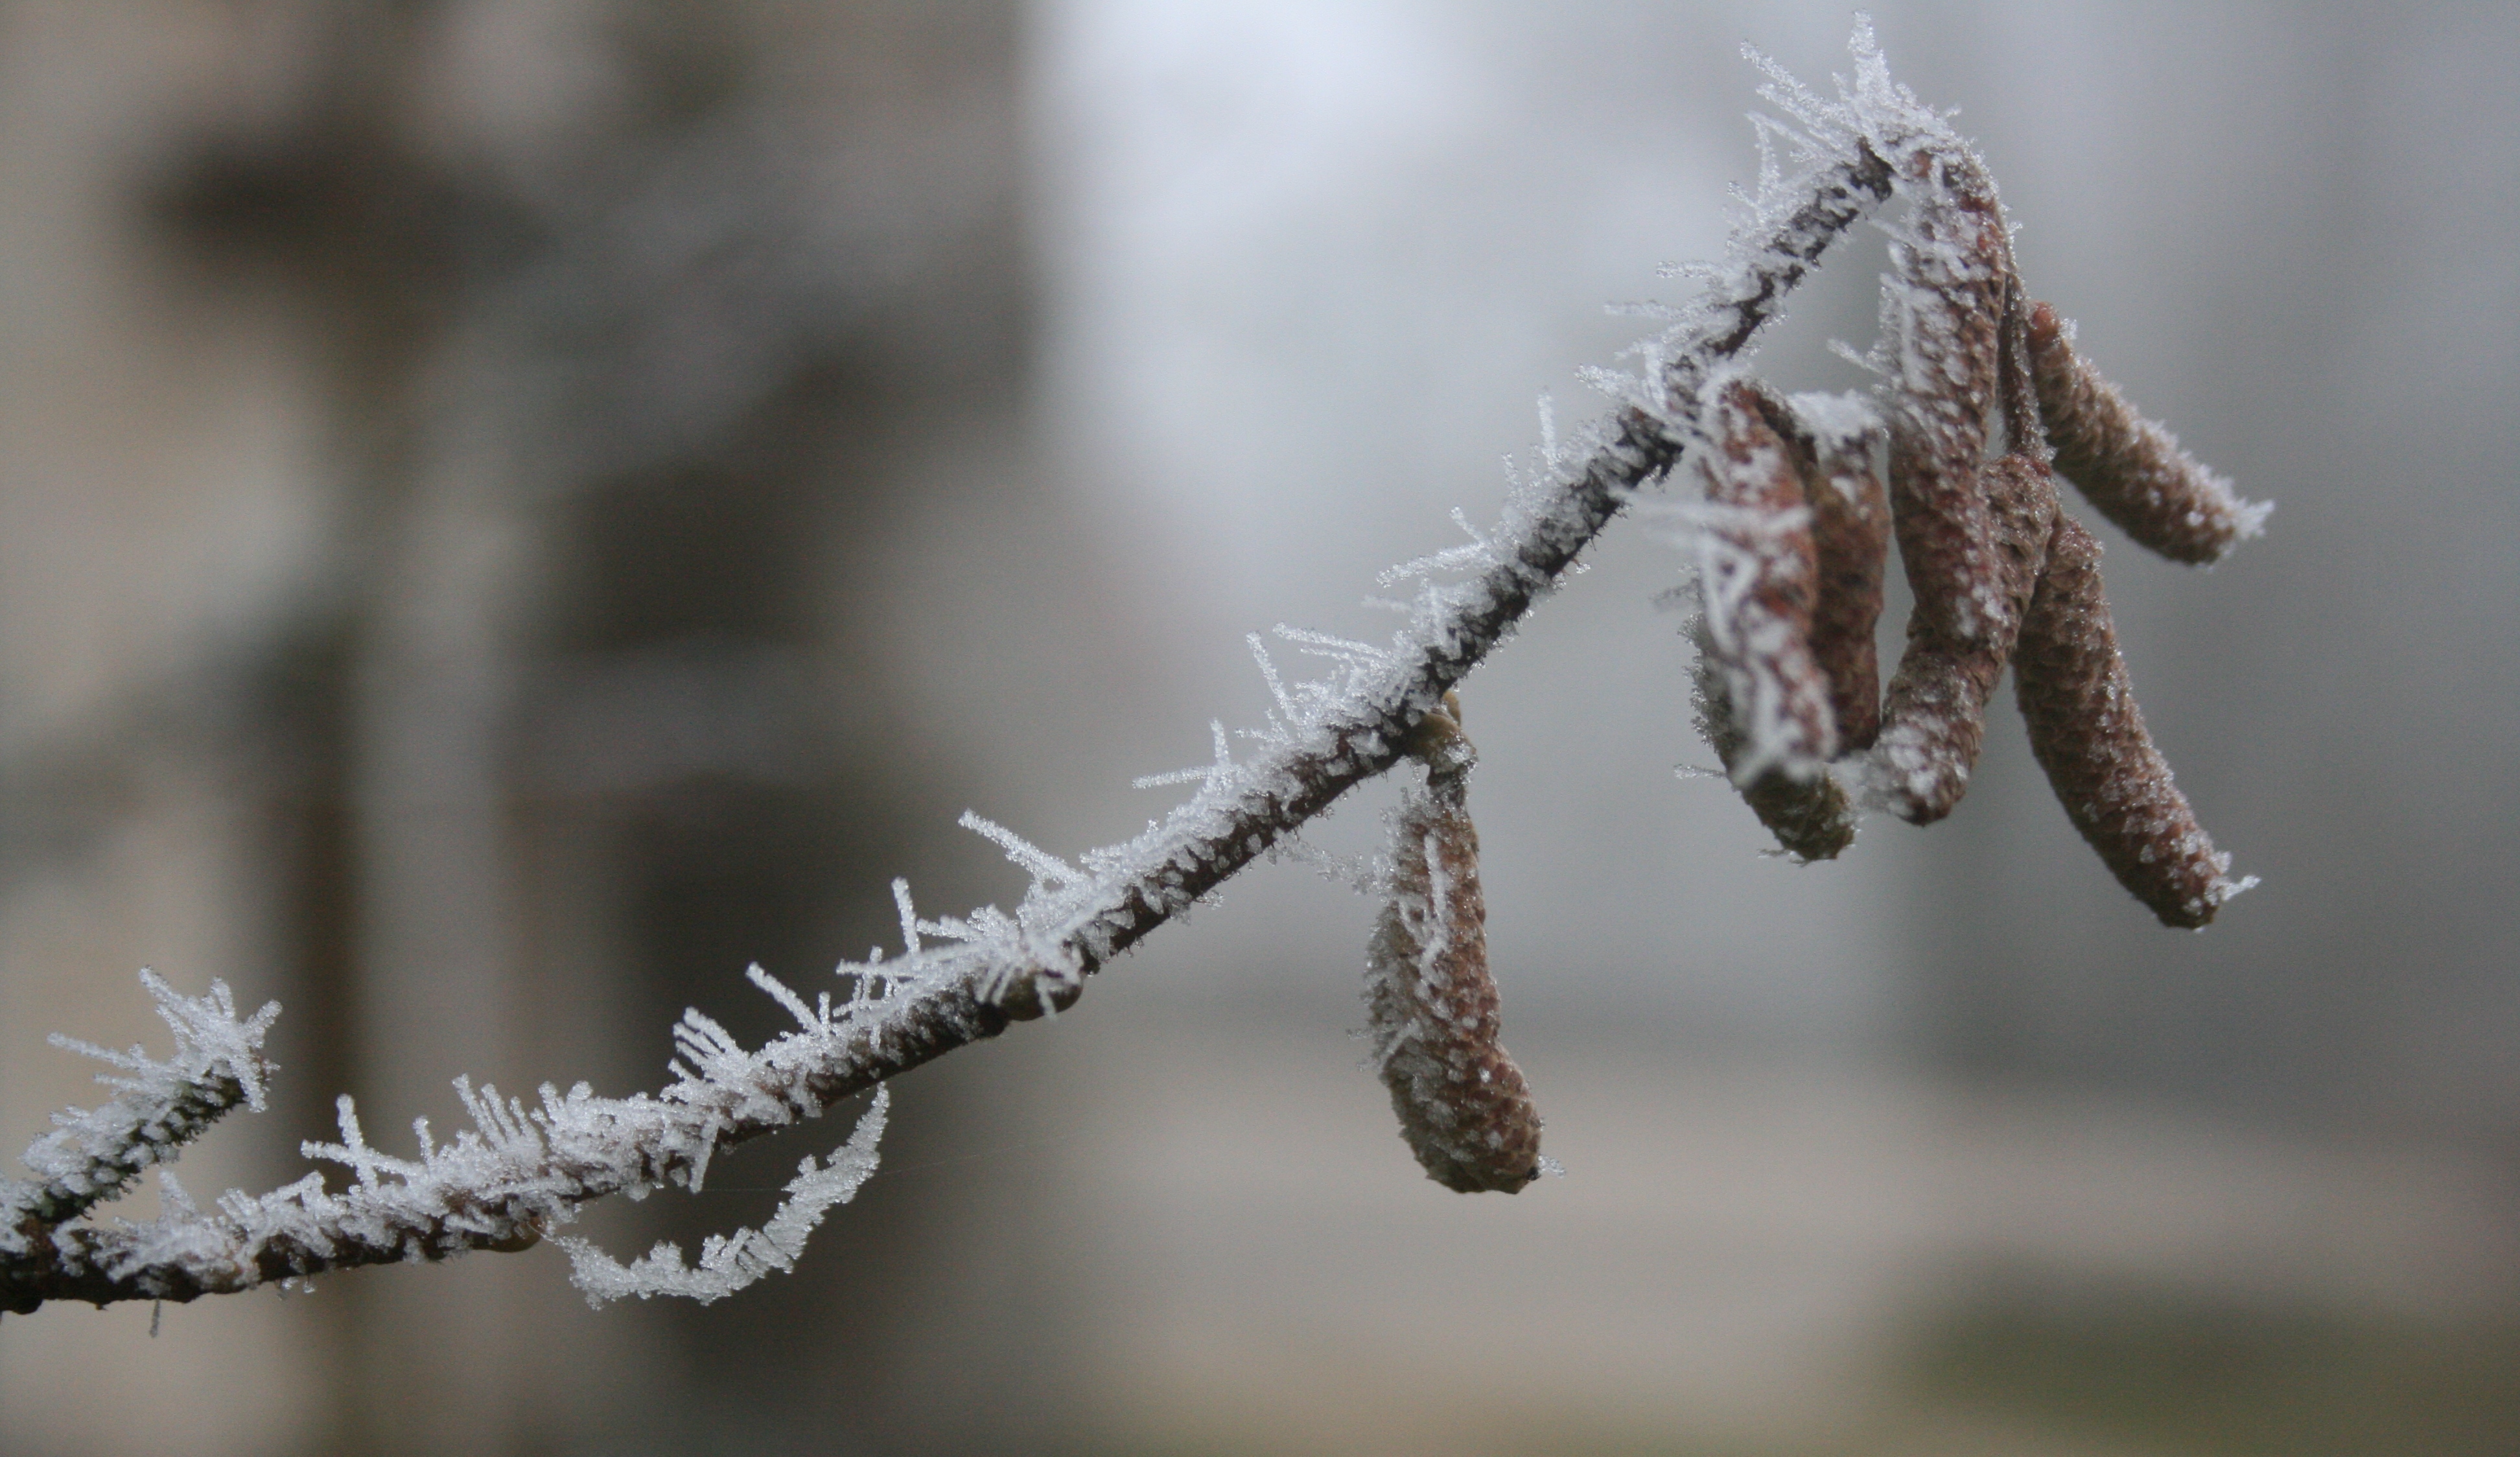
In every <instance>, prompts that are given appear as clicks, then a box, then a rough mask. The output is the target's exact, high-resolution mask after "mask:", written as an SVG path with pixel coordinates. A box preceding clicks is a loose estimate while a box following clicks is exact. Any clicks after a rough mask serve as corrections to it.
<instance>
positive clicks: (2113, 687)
mask: <svg viewBox="0 0 2520 1457" xmlns="http://www.w3.org/2000/svg"><path fill="white" fill-rule="evenodd" d="M2012 684H2013V689H2014V692H2015V694H2016V696H2017V697H2018V699H2019V701H2020V704H2021V717H2022V721H2023V722H2024V723H2025V724H2026V725H2027V726H2028V728H2029V730H2030V748H2031V751H2032V752H2034V753H2036V754H2037V755H2038V756H2039V765H2040V767H2041V768H2043V769H2045V770H2047V771H2048V784H2049V785H2050V786H2051V787H2052V788H2053V789H2054V790H2055V791H2056V797H2057V799H2058V800H2060V801H2061V802H2062V803H2063V804H2064V806H2065V813H2066V816H2067V817H2068V818H2070V819H2072V820H2073V822H2074V828H2075V829H2077V830H2080V831H2081V832H2083V839H2084V840H2085V841H2086V842H2089V843H2090V844H2091V846H2092V848H2093V849H2094V850H2097V851H2098V852H2099V856H2100V860H2101V861H2102V863H2104V864H2106V865H2107V866H2108V867H2109V871H2110V873H2111V874H2113V875H2115V876H2116V877H2117V878H2118V884H2119V885H2121V886H2124V887H2126V888H2127V889H2128V890H2129V891H2131V892H2132V893H2133V894H2134V895H2135V898H2136V899H2138V900H2140V901H2142V902H2143V903H2144V904H2145V905H2147V906H2150V907H2151V908H2152V913H2153V914H2154V915H2156V916H2159V917H2160V918H2161V924H2162V925H2164V926H2183V927H2197V926H2203V925H2205V924H2206V923H2207V922H2209V921H2211V920H2213V919H2214V913H2215V912H2216V911H2217V910H2219V909H2221V908H2222V905H2223V902H2224V901H2226V900H2228V899H2230V898H2231V897H2232V896H2233V895H2235V894H2237V893H2238V892H2239V891H2240V890H2241V889H2243V888H2245V887H2244V886H2241V885H2236V884H2234V883H2233V882H2232V880H2231V879H2230V875H2229V872H2230V868H2231V857H2230V856H2229V855H2228V854H2225V853H2222V852H2220V851H2217V850H2216V849H2215V848H2214V842H2213V840H2212V838H2211V837H2209V836H2207V835H2206V833H2205V831H2204V829H2203V828H2202V827H2200V826H2199V825H2198V824H2197V823H2196V815H2195V813H2194V811H2192V810H2190V809H2189V808H2188V807H2187V797H2186V796H2184V795H2183V794H2181V793H2180V792H2179V787H2178V786H2177V785H2175V784H2173V783H2172V782H2171V778H2170V765H2169V764H2168V763H2167V762H2165V761H2164V760H2163V759H2162V756H2161V751H2159V750H2157V749H2155V748H2153V747H2152V736H2151V734H2149V733H2147V732H2146V731H2145V729H2144V726H2143V709H2141V708H2139V707H2138V706H2136V701H2135V685H2134V683H2133V682H2132V681H2131V680H2129V678H2128V677H2127V667H2126V660H2125V659H2123V658H2121V657H2120V656H2119V655H2118V639H2117V631H2116V628H2115V627H2114V626H2113V625H2112V624H2111V622H2110V620H2109V603H2108V599H2107V598H2106V597H2104V596H2102V595H2101V592H2100V544H2099V543H2098V542H2096V541H2094V540H2093V539H2092V533H2090V532H2089V531H2086V530H2084V529H2083V528H2082V527H2081V526H2079V525H2077V524H2075V523H2074V521H2073V519H2072V518H2070V517H2065V516H2058V517H2057V518H2056V526H2055V535H2054V536H2053V537H2052V538H2051V539H2050V541H2049V543H2048V574H2047V575H2046V576H2045V577H2043V578H2041V580H2040V583H2039V592H2038V595H2037V596H2036V597H2035V598H2033V599H2032V601H2031V604H2030V611H2029V614H2028V615H2027V616H2025V617H2024V618H2023V620H2022V624H2021V642H2020V646H2019V647H2018V648H2017V649H2016V650H2015V652H2014V654H2013V659H2012Z"/></svg>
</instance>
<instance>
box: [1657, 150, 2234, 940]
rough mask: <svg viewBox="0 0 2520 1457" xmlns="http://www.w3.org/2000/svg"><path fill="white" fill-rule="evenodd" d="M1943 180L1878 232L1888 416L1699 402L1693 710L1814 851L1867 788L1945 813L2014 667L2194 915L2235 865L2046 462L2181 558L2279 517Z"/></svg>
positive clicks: (1719, 749) (2119, 841) (2169, 917)
mask: <svg viewBox="0 0 2520 1457" xmlns="http://www.w3.org/2000/svg"><path fill="white" fill-rule="evenodd" d="M1945 182H1946V185H1945V186H1944V187H1942V188H1940V189H1938V190H1936V191H1934V192H1933V193H1932V194H1931V195H1930V196H1929V197H1928V198H1927V200H1926V201H1925V202H1924V203H1922V204H1921V205H1919V207H1918V210H1917V214H1916V217H1915V219H1914V221H1913V224H1912V226H1911V228H1910V229H1909V230H1908V231H1907V232H1906V233H1905V234H1904V235H1903V236H1901V237H1899V238H1898V239H1897V240H1896V241H1895V242H1894V244H1893V247H1892V250H1891V265H1892V267H1891V272H1890V274H1889V275H1888V276H1887V277H1886V278H1885V279H1884V283H1883V287H1884V301H1883V310H1882V312H1883V324H1884V329H1883V336H1884V337H1883V341H1882V344H1881V346H1880V348H1879V349H1878V351H1877V352H1876V355H1875V362H1876V365H1877V367H1878V368H1879V369H1880V371H1881V373H1882V375H1883V376H1884V380H1885V384H1884V387H1883V389H1882V391H1881V395H1882V398H1881V401H1880V403H1881V405H1882V406H1883V408H1882V409H1881V410H1879V411H1878V412H1876V411H1875V409H1874V408H1873V406H1872V405H1871V404H1870V403H1868V402H1867V401H1865V400H1863V399H1861V398H1857V397H1851V396H1815V395H1798V396H1793V397H1790V398H1789V397H1786V396H1782V395H1779V394H1778V393H1777V392H1776V391H1774V390H1772V389H1770V388H1769V387H1766V386H1764V385H1762V384H1759V383H1758V382H1756V381H1752V380H1749V379H1746V378H1742V377H1740V376H1737V375H1736V376H1719V377H1718V378H1716V379H1714V380H1712V381H1710V382H1709V384H1708V385H1707V387H1706V388H1705V391H1704V393H1703V395H1702V396H1701V398H1700V400H1699V407H1700V408H1699V429H1700V432H1701V433H1702V436H1703V439H1702V443H1701V444H1700V445H1699V446H1698V447H1697V448H1696V449H1695V450H1694V451H1693V452H1692V460H1693V463H1694V470H1695V473H1696V475H1697V476H1698V478H1700V480H1701V482H1702V484H1703V486H1704V488H1705V503H1704V505H1703V506H1702V507H1700V508H1698V511H1699V513H1700V514H1699V516H1698V519H1697V521H1696V523H1695V529H1694V531H1693V533H1692V539H1693V540H1694V541H1695V542H1696V543H1697V546H1698V551H1699V561H1698V572H1697V574H1698V589H1699V598H1700V604H1701V607H1702V609H1703V612H1702V615H1700V617H1699V618H1698V620H1697V622H1696V623H1695V626H1694V631H1695V634H1696V637H1697V641H1698V648H1699V655H1698V667H1697V676H1698V710H1699V726H1700V728H1701V729H1702V731H1703V732H1704V733H1705V735H1706V738H1707V740H1708V742H1709V743H1710V744H1712V745H1713V746H1714V748H1715V751H1716V753H1717V755H1718V756H1719V758H1721V760H1722V761H1723V764H1724V768H1725V772H1726V773H1727V775H1728V776H1729V777H1730V778H1731V779H1732V781H1733V784H1734V785H1735V786H1736V787H1737V788H1738V789H1739V790H1740V791H1741V794H1742V796H1743V797H1744V798H1746V799H1747V800H1748V801H1749V803H1750V807H1751V808H1752V809H1753V810H1754V811H1755V812H1756V813H1757V814H1758V816H1759V819H1760V821H1761V822H1762V823H1763V824H1765V825H1766V826H1767V827H1768V828H1769V829H1770V830H1771V831H1773V832H1774V833H1775V834H1776V836H1777V839H1778V842H1779V843H1781V844H1782V845H1783V846H1784V848H1785V849H1786V850H1788V851H1790V852H1791V853H1793V854H1794V855H1795V856H1797V857H1799V858H1801V859H1805V860H1821V859H1828V858H1830V857H1833V856H1835V855H1836V854H1837V853H1838V852H1839V851H1840V850H1843V849H1844V848H1845V847H1846V846H1847V844H1848V843H1849V842H1852V841H1853V840H1854V838H1855V824H1856V818H1857V813H1858V810H1859V807H1860V806H1862V805H1865V804H1870V805H1876V806H1878V807H1881V808H1886V809H1888V810H1890V811H1891V812H1892V813H1894V814H1896V815H1898V816H1899V817H1900V818H1902V819H1905V820H1908V821H1910V822H1911V823H1913V824H1919V825H1922V824H1930V823H1932V822H1933V821H1935V820H1938V819H1940V818H1942V817H1943V816H1944V815H1947V814H1949V813H1951V811H1952V808H1953V807H1954V806H1955V805H1957V804H1958V802H1959V799H1960V796H1961V795H1962V794H1963V793H1964V792H1965V791H1966V789H1967V787H1968V778H1969V772H1970V770H1971V768H1972V767H1973V766H1974V765H1975V764H1976V761H1977V755H1978V750H1979V747H1980V745H1981V744H1982V742H1983V741H1984V739H1985V735H1986V706H1987V702H1988V699H1989V698H1990V697H1991V696H1992V694H1993V693H1994V691H1995V687H1996V683H1997V681H1998V679H2000V678H2001V677H2002V676H2003V670H2004V668H2005V667H2006V666H2007V665H2009V666H2010V667H2011V669H2012V676H2013V685H2014V691H2015V693H2016V694H2017V695H2018V698H2019V702H2020V706H2021V715H2022V718H2023V719H2024V721H2025V722H2026V724H2027V726H2028V729H2029V733H2030V742H2031V747H2032V749H2033V751H2035V752H2036V754H2037V756H2038V759H2039V763H2040V765H2041V767H2042V768H2044V769H2045V770H2046V771H2047V774H2048V783H2049V785H2050V786H2051V787H2053V788H2054V790H2055V792H2056V796H2057V797H2058V798H2059V799H2060V800H2062V801H2063V803H2064V806H2065V812H2066V814H2067V816H2068V817H2070V818H2071V819H2072V821H2073V823H2074V827H2075V828H2076V829H2077V830H2079V831H2081V832H2082V835H2083V838H2084V840H2086V841H2087V842H2090V844H2091V845H2092V847H2093V849H2094V850H2096V851H2097V852H2098V853H2099V856H2100V858H2101V860H2102V861H2103V862H2105V863H2106V864H2107V866H2108V868H2109V870H2110V871H2111V872H2112V873H2113V874H2115V875H2116V877H2117V878H2118V882H2119V884H2121V885H2123V886H2125V887H2126V888H2127V889H2128V890H2129V891H2131V892H2133V893H2134V895H2135V897H2136V898H2137V899H2138V900H2140V901H2142V902H2143V903H2144V904H2145V905H2146V906H2148V907H2150V908H2151V910H2152V911H2153V913H2154V914H2155V915H2157V916H2159V917H2160V918H2161V921H2162V924H2164V925H2166V926H2178V927H2202V926H2204V925H2205V924H2206V923H2207V922H2209V921H2211V920H2213V919H2214V913H2215V911H2216V910H2217V909H2218V908H2220V907H2221V905H2222V904H2223V902H2224V901H2226V900H2228V899H2229V898H2230V897H2231V896H2232V895H2234V894H2237V893H2238V892H2239V891H2240V890H2242V889H2245V888H2247V887H2248V885H2249V884H2251V883H2250V882H2247V881H2240V882H2234V881H2233V880H2231V879H2230V877H2229V874H2228V871H2229V868H2230V857H2229V856H2228V854H2225V853H2222V852H2219V851H2217V850H2216V849H2215V848H2214V842H2213V841H2212V840H2211V839H2210V838H2208V837H2207V835H2206V834H2205V832H2204V830H2203V829H2201V828H2199V827H2198V825H2197V823H2196V817H2195V815H2194V813H2193V812H2192V811H2190V809H2189V808H2188V805H2187V800H2186V797H2184V796H2183V795H2182V794H2181V793H2180V792H2179V790H2178V788H2177V787H2176V786H2175V785H2174V784H2173V783H2172V779H2171V772H2170V766H2169V765H2168V764H2167V763H2166V762H2164V761H2163V759H2162V756H2161V754H2160V752H2159V751H2157V750H2155V749H2154V748H2153V745H2152V740H2151V737H2150V735H2149V734H2147V733H2146V732H2145V730H2144V723H2143V712H2142V710H2141V709H2140V708H2138V706H2136V701H2135V694H2134V689H2133V686H2132V684H2131V683H2130V681H2129V679H2128V676H2127V669H2126V662H2125V660H2123V659H2122V658H2120V657H2119V655H2118V648H2117V636H2116V632H2115V630H2114V629H2113V628H2112V626H2111V624H2110V620H2109V606H2108V600H2107V598H2106V597H2104V596H2103V595H2102V593H2101V590H2100V577H2099V557H2100V546H2099V543H2098V542H2096V541H2094V540H2093V538H2092V536H2091V533H2089V532H2088V531H2086V530H2084V529H2083V528H2082V527H2081V526H2080V525H2078V524H2075V522H2074V521H2073V519H2072V518H2070V517H2068V516H2066V515H2065V514H2063V512H2061V511H2060V510H2059V509H2058V506H2057V493H2056V485H2055V477H2056V476H2059V475H2061V476H2063V477H2065V478H2067V479H2068V480H2070V481H2072V482H2073V483H2074V484H2075V485H2076V486H2077V487H2079V488H2080V490H2081V492H2082V494H2083V496H2084V498H2085V499H2086V500H2088V501H2089V502H2091V504H2092V505H2093V507H2094V508H2096V509H2097V510H2098V511H2099V512H2100V514H2101V515H2103V516H2105V517H2107V518H2108V519H2109V520H2110V521H2112V522H2114V523H2116V524H2118V525H2119V526H2120V527H2122V528H2124V529H2125V530H2126V532H2127V534H2128V535H2130V536H2132V537H2133V538H2134V539H2135V540H2136V541H2138V543H2140V544H2142V545H2143V546H2145V547H2148V548H2150V549H2151V550H2153V551H2156V552H2159V553H2161V554H2162V555H2164V556H2166V557H2170V558H2172V559H2174V560H2176V561H2181V562H2190V563H2211V562H2214V561H2218V560H2220V559H2221V558H2222V557H2223V556H2224V555H2225V554H2227V553H2228V552H2229V551H2230V550H2231V548H2232V547H2233V546H2235V545H2237V544H2238V543H2239V541H2240V540H2241V539H2242V538H2244V537H2247V536H2250V535H2254V534H2256V532H2257V531H2258V529H2259V527H2260V524H2261V523H2262V522H2263V520H2264V518H2265V515H2266V512H2267V510H2268V508H2267V507H2265V506H2263V505H2252V504H2249V503H2246V502H2243V501H2241V500H2240V499H2239V498H2238V497H2236V496H2235V495H2233V494H2232V492H2231V488H2230V486H2229V484H2228V482H2226V481H2224V480H2223V479H2221V478H2218V477H2216V476H2215V475H2214V474H2213V473H2212V472H2210V471H2208V470H2206V469H2205V468H2204V467H2203V466H2201V465H2199V464H2198V463H2197V462H2196V461H2195V460H2194V459H2192V458H2191V457H2189V456H2188V455H2186V454H2185V453H2184V452H2183V451H2182V450H2181V449H2180V448H2179V443H2178V441H2177V440H2176V439H2174V438H2173V437H2172V436H2171V435H2170V433H2168V432H2167V431H2165V430H2163V429H2162V428H2161V427H2159V426H2157V425H2154V424H2152V423H2150V422H2148V421H2146V420H2143V419H2142V418H2141V417H2139V416H2138V415H2137V414H2136V412H2135V411H2134V409H2133V408H2132V407H2131V406H2129V405H2128V404H2127V402H2126V400H2125V398H2124V397H2123V396H2122V395H2120V394H2119V392H2118V390H2117V388H2116V387H2114V386H2112V385H2110V384H2109V383H2108V382H2107V381H2106V380H2104V379H2102V378H2101V377H2100V376H2099V375H2098V374H2097V373H2096V372H2095V371H2093V368H2092V367H2091V366H2090V365H2089V364H2088V363H2086V362H2085V361H2084V360H2083V359H2082V358H2080V357H2079V356H2078V355H2077V354H2076V353H2075V351H2074V347H2073V342H2072V336H2071V332H2070V330H2069V328H2068V327H2067V326H2065V325H2064V324H2063V323H2062V322H2061V321H2059V320H2058V319H2057V317H2056V315H2055V313H2054V311H2053V310H2051V309H2050V308H2049V307H2048V305H2047V304H2044V303H2040V304H2032V303H2030V302H2029V301H2028V300H2027V299H2026V297H2025V296H2024V295H2023V293H2022V289H2021V284H2020V280H2019V278H2018V277H2017V276H2016V275H2015V273H2014V271H2013V267H2012V259H2011V252H2010V246H2009V239H2008V237H2007V235H2006V233H2005V229H2004V225H2003V218H2002V214H2001V211H2000V209H1999V208H1998V207H1997V206H1996V205H1995V203H1994V200H1993V199H1992V197H1987V196H1978V195H1974V194H1972V193H1970V192H1969V191H1967V190H1965V189H1964V188H1961V187H1958V186H1953V185H1950V181H1949V179H1945ZM2051 451H2052V453H2051ZM1893 537H1895V538H1896V539H1897V542H1898V547H1899V558H1900V562H1901V564H1902V566H1903V567H1904V568H1905V569H1906V570H1907V574H1908V581H1909V584H1910V586H1911V587H1912V588H1913V593H1914V597H1915V610H1914V613H1913V615H1912V616H1911V617H1910V618H1909V621H1908V641H1907V646H1906V650H1905V651H1904V652H1903V653H1902V655H1901V656H1900V660H1899V663H1898V666H1897V668H1896V669H1895V670H1894V671H1893V672H1892V673H1891V676H1890V681H1889V684H1888V686H1887V690H1886V692H1885V691H1884V690H1883V689H1882V688H1881V687H1880V686H1879V682H1878V668H1877V666H1876V664H1875V661H1874V652H1873V638H1872V633H1873V626H1874V624H1875V622H1876V621H1877V620H1878V619H1879V617H1880V615H1881V606H1882V575H1883V569H1884V567H1885V565H1886V560H1887V556H1888V544H1889V541H1890V539H1891V538H1893ZM1833 771H1834V772H1833Z"/></svg>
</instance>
